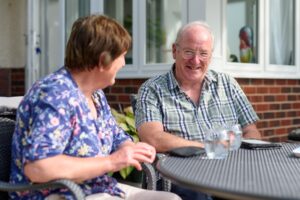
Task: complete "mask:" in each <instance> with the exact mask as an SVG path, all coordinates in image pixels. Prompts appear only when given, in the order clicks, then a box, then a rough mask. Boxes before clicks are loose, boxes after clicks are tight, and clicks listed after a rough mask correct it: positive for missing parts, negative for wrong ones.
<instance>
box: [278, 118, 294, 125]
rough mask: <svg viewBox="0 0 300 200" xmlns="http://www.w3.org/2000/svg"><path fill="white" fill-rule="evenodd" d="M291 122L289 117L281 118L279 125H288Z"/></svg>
mask: <svg viewBox="0 0 300 200" xmlns="http://www.w3.org/2000/svg"><path fill="white" fill-rule="evenodd" d="M291 124H292V120H291V119H282V120H281V123H280V125H281V126H289V125H291Z"/></svg>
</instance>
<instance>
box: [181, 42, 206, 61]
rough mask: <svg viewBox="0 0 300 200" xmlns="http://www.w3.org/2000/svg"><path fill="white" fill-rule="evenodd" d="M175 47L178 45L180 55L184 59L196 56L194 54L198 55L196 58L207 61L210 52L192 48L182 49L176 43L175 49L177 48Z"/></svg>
mask: <svg viewBox="0 0 300 200" xmlns="http://www.w3.org/2000/svg"><path fill="white" fill-rule="evenodd" d="M177 47H178V50H179V51H181V52H182V53H181V56H182V57H183V58H184V59H185V60H190V59H193V58H195V57H196V55H198V58H200V60H203V61H207V60H208V58H209V57H210V54H211V53H210V52H206V51H199V50H197V51H195V50H193V49H188V48H186V49H184V48H182V47H180V45H179V44H176V50H177Z"/></svg>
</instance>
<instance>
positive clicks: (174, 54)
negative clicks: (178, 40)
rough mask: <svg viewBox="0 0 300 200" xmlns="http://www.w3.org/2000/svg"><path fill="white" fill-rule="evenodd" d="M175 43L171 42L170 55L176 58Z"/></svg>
mask: <svg viewBox="0 0 300 200" xmlns="http://www.w3.org/2000/svg"><path fill="white" fill-rule="evenodd" d="M176 50H177V49H176V44H175V43H173V45H172V56H173V59H176Z"/></svg>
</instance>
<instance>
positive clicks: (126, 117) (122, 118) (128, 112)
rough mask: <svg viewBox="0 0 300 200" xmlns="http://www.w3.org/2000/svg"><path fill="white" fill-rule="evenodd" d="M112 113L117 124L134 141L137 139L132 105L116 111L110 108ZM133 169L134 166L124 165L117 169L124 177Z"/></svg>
mask: <svg viewBox="0 0 300 200" xmlns="http://www.w3.org/2000/svg"><path fill="white" fill-rule="evenodd" d="M111 112H112V115H113V116H114V117H115V119H116V121H117V124H118V125H119V126H120V127H121V128H122V129H123V130H124V131H126V132H127V133H128V134H129V135H131V136H132V138H133V140H134V142H135V143H136V142H138V141H139V137H138V134H137V131H136V128H135V120H134V114H133V110H132V107H131V106H129V107H126V108H125V109H124V110H123V111H121V112H118V111H117V110H115V109H113V108H112V109H111ZM133 170H134V167H131V166H129V167H126V168H123V169H121V170H120V171H119V173H120V175H121V177H122V178H123V179H126V178H127V177H128V176H129V175H130V173H131V172H132V171H133Z"/></svg>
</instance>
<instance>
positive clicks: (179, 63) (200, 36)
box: [172, 26, 213, 83]
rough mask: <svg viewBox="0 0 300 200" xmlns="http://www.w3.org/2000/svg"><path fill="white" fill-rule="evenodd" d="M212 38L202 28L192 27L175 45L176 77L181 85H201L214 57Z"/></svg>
mask: <svg viewBox="0 0 300 200" xmlns="http://www.w3.org/2000/svg"><path fill="white" fill-rule="evenodd" d="M212 43H213V42H212V38H211V35H210V34H209V32H208V31H207V30H206V29H204V28H202V27H200V26H194V27H190V28H188V29H187V30H185V32H184V33H183V34H182V37H181V39H180V40H179V42H178V43H177V44H174V45H173V47H172V48H173V49H172V52H173V58H174V59H175V65H176V67H175V76H176V79H177V80H178V81H179V83H187V82H190V83H201V82H202V80H203V79H204V76H205V74H206V72H207V70H208V66H209V63H210V61H211V56H212V49H213V46H212V45H213V44H212Z"/></svg>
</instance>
